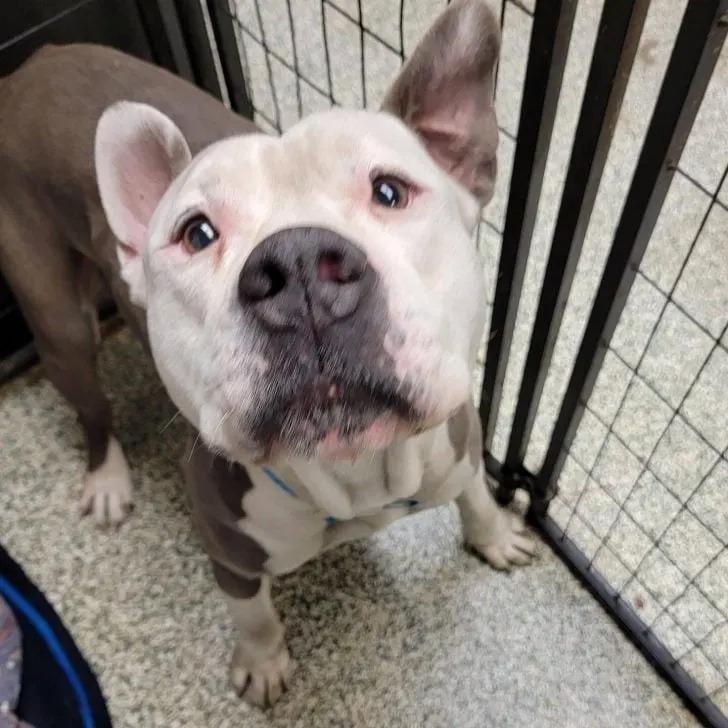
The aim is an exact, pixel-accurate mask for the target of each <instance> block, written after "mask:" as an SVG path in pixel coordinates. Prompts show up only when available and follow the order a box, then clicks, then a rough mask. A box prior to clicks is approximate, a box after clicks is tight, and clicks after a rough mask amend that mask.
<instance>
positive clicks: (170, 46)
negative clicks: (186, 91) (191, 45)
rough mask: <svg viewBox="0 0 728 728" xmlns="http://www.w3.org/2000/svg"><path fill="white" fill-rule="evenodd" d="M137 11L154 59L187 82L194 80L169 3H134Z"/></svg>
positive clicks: (163, 0)
mask: <svg viewBox="0 0 728 728" xmlns="http://www.w3.org/2000/svg"><path fill="white" fill-rule="evenodd" d="M136 5H137V8H138V10H139V15H140V17H141V19H142V23H143V25H144V30H145V31H146V33H147V36H148V39H149V45H150V46H151V48H152V53H153V54H154V60H155V61H156V62H157V63H159V64H160V65H162V66H164V67H165V68H168V69H169V70H171V71H174V72H175V73H176V74H178V75H179V76H182V78H184V79H187V80H188V81H194V75H193V73H192V66H191V64H190V59H189V56H188V55H187V47H186V45H185V42H184V39H183V37H182V31H181V30H180V24H179V18H178V17H177V11H176V10H175V7H174V4H173V2H172V0H151V1H150V0H137V3H136Z"/></svg>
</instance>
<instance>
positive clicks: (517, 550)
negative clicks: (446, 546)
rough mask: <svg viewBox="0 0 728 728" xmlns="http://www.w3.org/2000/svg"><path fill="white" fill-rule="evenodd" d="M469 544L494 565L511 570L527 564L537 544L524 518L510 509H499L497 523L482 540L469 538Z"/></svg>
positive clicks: (497, 567)
mask: <svg viewBox="0 0 728 728" xmlns="http://www.w3.org/2000/svg"><path fill="white" fill-rule="evenodd" d="M468 546H469V547H470V548H471V549H472V550H473V551H475V552H476V553H477V554H478V555H479V556H482V557H483V558H484V559H485V560H486V561H487V562H488V563H489V564H490V565H491V566H492V567H494V568H496V569H503V570H506V571H509V570H510V569H511V568H512V567H513V566H525V565H526V564H528V563H529V562H530V561H531V559H532V558H533V556H534V554H535V553H536V544H535V543H534V542H533V540H532V539H531V538H530V537H529V535H528V533H527V531H526V524H525V523H524V522H523V518H521V516H519V515H518V514H516V513H513V512H511V511H508V510H503V509H502V510H499V511H498V518H497V519H496V522H495V525H494V526H493V528H492V529H491V530H490V532H489V533H488V534H486V535H485V537H484V538H483V539H482V540H481V539H478V540H473V539H471V540H469V541H468Z"/></svg>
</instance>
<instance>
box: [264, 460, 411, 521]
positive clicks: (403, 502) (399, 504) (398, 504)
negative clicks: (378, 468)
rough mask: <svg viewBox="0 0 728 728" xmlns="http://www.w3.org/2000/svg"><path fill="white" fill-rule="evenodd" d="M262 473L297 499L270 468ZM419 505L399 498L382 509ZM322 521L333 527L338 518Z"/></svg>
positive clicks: (332, 517)
mask: <svg viewBox="0 0 728 728" xmlns="http://www.w3.org/2000/svg"><path fill="white" fill-rule="evenodd" d="M262 470H263V472H264V473H265V474H266V475H267V476H268V477H269V478H270V479H271V480H272V481H273V482H274V483H275V484H276V485H277V486H278V487H279V488H280V489H281V490H282V491H283V492H284V493H287V494H288V495H291V496H293V497H294V498H297V497H298V496H297V495H296V491H295V490H293V488H291V486H290V485H288V483H286V481H285V480H283V479H282V478H280V477H279V476H278V475H276V473H275V472H273V471H272V470H271V469H270V468H263V469H262ZM419 505H420V501H418V500H417V499H415V498H399V499H398V500H396V501H392V502H391V503H387V504H386V505H385V506H384V508H417V507H418V506H419ZM324 521H326V525H327V526H333V525H334V524H335V523H340V521H339V519H338V518H335V517H334V516H326V517H325V518H324Z"/></svg>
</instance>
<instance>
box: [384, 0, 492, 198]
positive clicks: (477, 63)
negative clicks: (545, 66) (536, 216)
mask: <svg viewBox="0 0 728 728" xmlns="http://www.w3.org/2000/svg"><path fill="white" fill-rule="evenodd" d="M499 46H500V32H499V27H498V23H497V21H496V19H495V16H494V15H493V13H492V12H491V11H490V9H489V8H488V6H487V5H486V4H485V3H484V2H483V0H455V2H453V3H452V4H451V5H450V6H449V7H448V8H447V9H446V10H445V11H444V12H443V13H442V14H441V15H440V17H439V18H438V19H437V20H436V21H435V23H434V25H433V26H432V27H431V28H430V29H429V31H428V32H427V33H426V34H425V36H424V38H423V39H422V40H421V41H420V43H419V45H418V46H417V48H416V49H415V52H414V53H413V55H412V57H411V58H410V59H409V60H408V61H407V63H406V64H405V66H404V67H403V68H402V71H401V72H400V74H399V76H398V77H397V80H396V81H395V82H394V84H393V86H392V88H391V89H390V90H389V93H388V94H387V96H386V98H385V99H384V102H383V104H382V110H383V111H388V112H390V113H392V114H394V115H395V116H398V117H399V118H400V119H402V121H404V122H405V124H407V125H408V126H409V127H411V128H412V129H413V130H414V131H415V132H416V133H417V134H418V135H419V137H420V138H421V139H422V141H423V142H424V144H425V146H426V147H427V149H428V151H429V152H430V154H431V155H432V157H433V158H434V159H435V161H436V162H437V163H438V164H439V165H440V166H441V167H442V168H443V169H444V170H445V171H446V172H448V173H449V174H450V175H452V176H453V177H454V178H455V179H456V180H457V181H458V182H460V183H461V184H462V185H463V186H465V187H466V188H467V189H468V190H470V192H472V194H473V195H474V196H475V197H476V198H477V199H478V201H479V202H480V203H481V204H483V205H484V204H486V203H487V202H488V201H489V200H490V198H491V197H492V196H493V186H494V184H495V175H496V148H497V146H498V126H497V123H496V118H495V109H494V107H493V87H494V71H495V66H496V61H497V59H498V49H499Z"/></svg>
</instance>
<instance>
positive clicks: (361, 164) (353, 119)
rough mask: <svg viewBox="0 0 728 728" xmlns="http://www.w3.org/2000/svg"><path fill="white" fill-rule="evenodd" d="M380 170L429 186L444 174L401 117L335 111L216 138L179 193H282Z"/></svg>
mask: <svg viewBox="0 0 728 728" xmlns="http://www.w3.org/2000/svg"><path fill="white" fill-rule="evenodd" d="M374 169H376V170H377V171H378V172H381V173H393V174H396V173H397V172H399V173H401V174H403V175H405V176H407V177H410V178H413V181H416V182H417V183H418V184H421V185H425V186H426V185H428V184H435V182H436V180H438V179H440V178H441V173H440V172H439V169H438V168H437V166H436V165H435V164H434V162H433V161H432V159H431V158H430V156H429V155H428V153H427V151H426V150H425V148H424V147H423V146H422V144H421V143H420V142H419V140H418V139H417V137H416V136H415V135H414V134H413V133H412V132H411V131H410V130H409V129H408V128H407V127H406V126H405V125H404V124H403V123H402V122H400V121H399V120H398V119H396V118H395V117H393V116H391V115H389V114H385V113H375V112H367V111H343V110H330V111H325V112H320V113H317V114H312V115H311V116H308V117H307V118H305V119H303V120H302V121H300V122H299V123H298V124H296V125H295V126H293V127H291V128H290V129H289V130H288V131H286V133H285V134H283V135H282V136H280V137H272V136H268V135H265V134H251V135H246V136H240V137H232V138H229V139H225V140H222V141H220V142H217V143H216V144H213V145H212V146H210V147H208V148H207V149H206V150H204V151H203V152H202V153H200V154H199V155H198V156H197V157H196V158H195V159H194V161H193V162H192V164H191V165H190V167H189V168H188V169H187V170H186V172H185V173H184V174H183V175H182V178H181V179H180V180H179V182H180V184H179V185H178V189H177V192H178V194H179V195H180V196H181V197H186V196H188V195H189V196H190V197H191V198H193V197H194V196H195V194H196V193H198V194H200V193H201V194H202V196H204V197H207V196H209V195H210V194H225V191H226V190H227V191H228V194H229V192H230V188H234V189H235V191H236V193H246V192H247V193H251V194H253V193H254V194H261V192H262V189H261V187H266V188H269V189H271V188H273V189H275V190H276V194H277V195H280V196H286V195H290V194H298V195H301V194H303V193H304V192H305V191H306V190H311V189H312V187H311V185H312V183H314V182H317V183H320V182H322V181H326V180H332V181H333V180H334V179H340V178H342V177H345V176H352V175H355V174H357V173H359V172H367V171H371V170H374ZM318 189H320V187H319V188H318ZM189 202H190V203H191V204H194V200H192V199H191V200H189Z"/></svg>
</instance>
